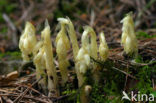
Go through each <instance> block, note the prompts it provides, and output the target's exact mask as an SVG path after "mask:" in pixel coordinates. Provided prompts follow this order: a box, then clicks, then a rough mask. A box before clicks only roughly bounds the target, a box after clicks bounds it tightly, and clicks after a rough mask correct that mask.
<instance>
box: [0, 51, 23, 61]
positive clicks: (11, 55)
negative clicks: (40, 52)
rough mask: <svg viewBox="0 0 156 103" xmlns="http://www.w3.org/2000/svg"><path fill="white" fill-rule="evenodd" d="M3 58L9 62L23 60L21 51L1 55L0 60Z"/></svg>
mask: <svg viewBox="0 0 156 103" xmlns="http://www.w3.org/2000/svg"><path fill="white" fill-rule="evenodd" d="M2 58H7V59H8V60H13V59H16V60H17V59H22V58H21V52H19V51H14V52H5V53H0V59H2Z"/></svg>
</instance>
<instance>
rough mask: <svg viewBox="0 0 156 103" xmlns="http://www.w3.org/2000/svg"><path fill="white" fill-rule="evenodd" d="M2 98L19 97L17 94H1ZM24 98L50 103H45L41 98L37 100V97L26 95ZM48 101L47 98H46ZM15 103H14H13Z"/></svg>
mask: <svg viewBox="0 0 156 103" xmlns="http://www.w3.org/2000/svg"><path fill="white" fill-rule="evenodd" d="M0 96H14V97H18V95H17V94H0ZM23 98H26V99H33V100H35V101H39V102H42V103H49V102H47V101H44V100H43V99H40V98H36V97H31V96H28V95H25V96H23ZM46 99H47V98H46ZM13 103H14V102H13Z"/></svg>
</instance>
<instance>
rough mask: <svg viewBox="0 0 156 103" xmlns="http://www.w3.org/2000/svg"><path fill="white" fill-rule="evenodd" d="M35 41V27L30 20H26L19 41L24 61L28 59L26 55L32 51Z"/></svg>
mask: <svg viewBox="0 0 156 103" xmlns="http://www.w3.org/2000/svg"><path fill="white" fill-rule="evenodd" d="M36 42H37V40H36V36H35V27H34V26H33V25H32V24H31V23H30V22H26V26H25V29H24V32H23V33H22V35H21V37H20V41H19V48H20V49H21V51H22V57H23V59H24V61H29V60H30V57H29V56H28V55H30V54H32V53H33V49H34V47H35V45H36Z"/></svg>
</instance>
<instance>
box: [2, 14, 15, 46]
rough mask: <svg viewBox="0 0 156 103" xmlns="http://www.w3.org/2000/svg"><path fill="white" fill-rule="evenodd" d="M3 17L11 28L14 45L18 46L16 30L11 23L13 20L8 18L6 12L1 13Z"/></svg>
mask: <svg viewBox="0 0 156 103" xmlns="http://www.w3.org/2000/svg"><path fill="white" fill-rule="evenodd" d="M3 19H4V20H5V21H6V23H7V24H8V26H9V28H10V29H11V30H12V33H11V34H12V42H13V44H14V45H15V46H18V40H17V35H16V33H17V30H16V27H15V25H14V24H13V22H12V21H11V19H10V18H9V16H7V14H5V13H4V14H3Z"/></svg>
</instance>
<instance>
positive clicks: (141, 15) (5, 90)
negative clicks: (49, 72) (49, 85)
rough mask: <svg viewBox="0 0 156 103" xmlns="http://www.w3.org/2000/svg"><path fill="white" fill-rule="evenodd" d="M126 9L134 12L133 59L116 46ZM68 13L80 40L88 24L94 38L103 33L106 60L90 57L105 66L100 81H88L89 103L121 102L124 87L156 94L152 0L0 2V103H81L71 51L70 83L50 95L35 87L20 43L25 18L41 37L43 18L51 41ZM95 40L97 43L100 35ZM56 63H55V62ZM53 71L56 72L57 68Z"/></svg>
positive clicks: (155, 21)
mask: <svg viewBox="0 0 156 103" xmlns="http://www.w3.org/2000/svg"><path fill="white" fill-rule="evenodd" d="M86 4H87V5H86ZM130 11H133V14H134V16H133V18H134V22H135V30H136V36H137V39H138V56H137V58H135V60H131V59H129V58H128V57H126V56H124V55H122V54H123V47H122V46H121V45H120V40H121V34H122V31H121V28H122V24H121V23H120V21H121V20H122V19H123V17H124V16H125V14H126V13H129V12H130ZM66 16H68V17H69V18H70V19H71V21H72V22H73V24H74V26H75V30H76V33H77V37H78V41H79V43H80V39H81V34H82V32H83V26H85V25H90V26H92V27H93V28H94V30H95V32H96V34H97V38H99V33H100V32H101V31H104V33H105V37H106V41H107V43H108V47H109V49H110V52H109V57H108V60H107V61H106V62H102V61H100V60H93V62H95V63H97V64H98V65H99V66H101V67H104V68H105V69H102V70H101V71H102V73H101V75H100V76H101V78H102V79H101V81H100V83H99V84H98V85H97V84H92V92H91V94H90V102H91V103H129V101H121V98H122V91H126V92H129V93H130V91H132V90H133V91H135V92H138V91H140V92H141V93H142V94H143V93H147V94H150V93H152V94H153V95H154V96H155V97H156V85H155V83H156V0H131V1H130V0H114V1H113V0H97V1H96V0H85V1H81V0H72V2H69V0H66V1H63V0H62V1H59V0H51V1H49V0H44V1H42V0H40V1H37V0H34V1H32V0H29V1H28V0H19V1H17V0H12V1H9V0H1V1H0V22H1V25H0V103H36V102H37V103H50V102H57V101H59V102H61V103H74V102H75V103H79V100H78V98H79V96H78V94H79V90H78V89H77V88H78V87H77V80H76V78H75V77H76V76H75V74H73V71H74V70H73V68H74V65H73V60H72V56H71V52H69V54H68V57H69V58H68V59H69V60H70V62H71V66H70V68H69V81H68V84H66V86H64V87H60V88H61V89H62V91H61V95H60V96H59V97H48V96H47V94H46V93H44V92H43V91H42V90H41V89H40V88H39V87H38V85H37V83H38V81H39V80H36V77H35V76H36V74H35V67H34V65H33V63H32V62H29V63H26V64H24V63H23V62H22V58H21V52H20V50H19V47H18V41H19V38H20V35H21V33H22V31H23V28H24V25H25V22H26V21H31V22H32V23H33V24H34V25H35V27H36V31H37V37H38V38H39V37H40V31H41V30H42V29H43V25H44V21H45V19H46V18H47V19H48V21H49V23H50V26H51V32H52V38H51V39H52V42H53V44H54V41H55V37H56V34H57V30H56V28H57V24H58V22H57V18H58V17H66ZM97 41H98V43H99V39H97ZM55 49H56V48H55V47H54V50H53V53H54V55H55V54H56V50H55ZM55 58H56V57H55ZM55 65H56V67H58V63H57V60H55ZM110 67H111V68H110ZM108 68H110V69H108ZM57 72H58V75H59V70H57ZM60 79H61V78H60Z"/></svg>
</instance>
